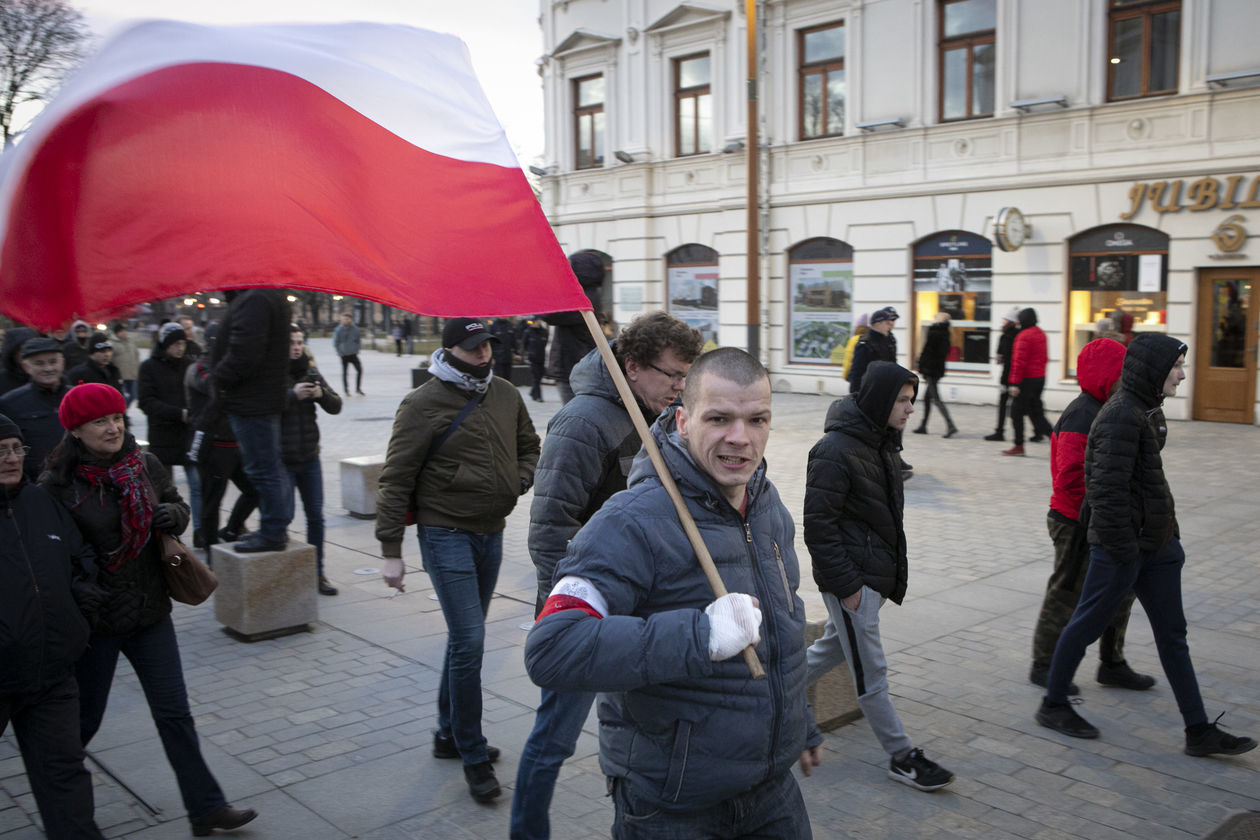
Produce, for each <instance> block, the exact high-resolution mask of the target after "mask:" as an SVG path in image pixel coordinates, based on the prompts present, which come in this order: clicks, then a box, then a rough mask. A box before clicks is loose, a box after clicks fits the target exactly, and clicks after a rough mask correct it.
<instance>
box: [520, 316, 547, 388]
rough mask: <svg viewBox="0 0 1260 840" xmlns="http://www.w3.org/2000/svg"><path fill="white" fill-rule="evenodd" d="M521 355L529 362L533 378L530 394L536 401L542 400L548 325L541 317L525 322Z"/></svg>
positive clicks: (530, 373)
mask: <svg viewBox="0 0 1260 840" xmlns="http://www.w3.org/2000/svg"><path fill="white" fill-rule="evenodd" d="M521 355H522V356H524V357H525V361H527V362H529V375H530V378H531V379H532V380H533V384H532V385H531V386H530V389H529V396H530V397H531V398H532V399H533V400H534V402H542V401H543V395H542V381H543V374H544V373H545V371H546V364H547V325H546V324H544V323H543V321H542V319H541V318H530V319H529V320H528V321H526V322H525V329H524V330H523V331H522V335H521Z"/></svg>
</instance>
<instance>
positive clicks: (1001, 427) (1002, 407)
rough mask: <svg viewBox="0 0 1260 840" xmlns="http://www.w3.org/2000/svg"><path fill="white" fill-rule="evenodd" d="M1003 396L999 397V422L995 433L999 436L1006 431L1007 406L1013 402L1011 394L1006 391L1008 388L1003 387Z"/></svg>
mask: <svg viewBox="0 0 1260 840" xmlns="http://www.w3.org/2000/svg"><path fill="white" fill-rule="evenodd" d="M1001 392H1002V393H1001V394H999V395H998V421H997V428H995V429H994V430H993V431H995V432H997V433H998V434H999V435H1000V434H1003V433H1004V432H1005V431H1006V404H1007V403H1009V402H1010V401H1011V392H1010V391H1008V390H1006V386H1005V385H1002V386H1001Z"/></svg>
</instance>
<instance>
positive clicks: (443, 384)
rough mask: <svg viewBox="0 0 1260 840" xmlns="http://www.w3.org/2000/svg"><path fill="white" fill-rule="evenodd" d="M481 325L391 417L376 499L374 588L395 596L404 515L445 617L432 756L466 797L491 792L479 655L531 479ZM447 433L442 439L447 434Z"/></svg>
mask: <svg viewBox="0 0 1260 840" xmlns="http://www.w3.org/2000/svg"><path fill="white" fill-rule="evenodd" d="M491 341H497V339H496V338H494V336H492V335H491V334H490V332H489V330H487V329H486V327H485V325H484V324H482V323H481V322H480V321H477V320H474V319H472V318H455V319H452V320H450V321H448V322H447V324H446V327H445V329H444V330H443V332H442V349H441V350H439V351H437V352H436V353H434V354H433V358H432V359H431V360H430V362H429V372H430V373H431V374H432V376H433V378H432V379H430V380H429V381H428V382H426V383H425V384H424V385H421V386H420V387H419V388H417V389H416V390H414V391H412V392H411V393H410V394H408V395H407V396H406V397H405V398H404V399H403V401H402V405H400V406H399V407H398V412H397V414H395V415H394V430H393V432H392V434H391V436H390V441H389V451H388V452H387V453H386V456H385V467H384V469H383V470H382V472H381V479H380V487H379V491H378V494H377V502H376V538H377V539H378V540H379V541H380V543H381V556H382V558H383V561H384V562H383V564H382V565H383V566H384V569H383V576H384V578H385V583H386V584H388V585H389V586H392V587H394V588H395V589H397V590H399V591H401V590H402V588H403V582H402V580H403V573H404V572H403V563H402V538H403V531H404V529H405V527H406V522H407V515H408V513H409V512H414V515H415V522H416V526H417V530H418V532H419V533H418V535H417V536H419V538H420V557H421V560H422V562H423V564H424V569H425V571H426V572H428V573H429V579H430V580H431V581H432V582H433V588H434V590H435V591H436V592H437V596H438V602H439V603H440V604H441V606H442V615H443V617H444V618H445V619H446V629H447V640H446V657H445V660H444V662H443V665H442V676H441V683H440V685H439V691H438V728H437V731H436V732H434V733H433V754H434V755H435V756H437V757H438V758H462V759H463V763H464V777H465V780H466V781H467V783H468V788H469V792H470V793H471V794H472V797H473V798H474V799H476V800H477V801H478V802H488V801H490V800H492V799H494V798H495V797H497V796H498V795H499V794H500V792H501V790H500V787H499V782H498V779H496V778H495V775H494V768H493V767H492V766H491V764H492V762H493V761H494V760H495V759H497V758H498V757H499V751H498V750H497V749H495V748H494V747H490V746H488V745H487V744H486V739H485V736H484V735H482V732H481V656H482V650H483V647H484V642H485V618H486V610H487V609H488V608H489V606H490V596H491V595H492V594H493V593H494V586H495V582H496V581H497V580H498V577H499V565H500V563H501V561H502V557H503V527H504V524H505V520H506V519H507V515H508V514H509V513H511V512H512V509H513V508H514V507H515V506H516V500H517V498H519V497H520V495H521V494H523V493H524V492H525V491H526V490H528V489H529V488H530V485H532V484H533V481H534V467H535V466H536V465H537V463H538V452H539V441H538V434H537V433H536V432H535V431H534V424H533V421H531V420H530V418H529V411H528V410H527V409H526V408H525V401H524V400H523V399H521V395H520V392H519V391H517V390H516V388H515V387H514V386H513V385H512V383H510V382H508V381H507V380H505V379H499V378H498V377H496V376H494V375H493V374H492V373H491V349H490V342H491ZM452 430H453V431H452Z"/></svg>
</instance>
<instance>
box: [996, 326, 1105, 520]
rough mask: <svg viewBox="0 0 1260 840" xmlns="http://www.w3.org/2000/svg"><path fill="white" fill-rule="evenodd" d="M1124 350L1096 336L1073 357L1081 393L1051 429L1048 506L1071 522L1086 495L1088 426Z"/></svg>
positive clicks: (1100, 404) (1100, 406)
mask: <svg viewBox="0 0 1260 840" xmlns="http://www.w3.org/2000/svg"><path fill="white" fill-rule="evenodd" d="M1021 334H1022V333H1021ZM1124 350H1125V348H1124V345H1123V344H1121V343H1120V342H1118V341H1116V340H1114V339H1111V338H1098V339H1095V340H1093V341H1091V342H1090V343H1089V344H1086V345H1085V346H1084V347H1082V348H1081V352H1080V355H1078V356H1077V357H1076V381H1077V382H1078V383H1080V386H1081V393H1080V396H1078V397H1077V398H1076V399H1074V400H1072V402H1071V403H1069V404H1068V407H1067V408H1066V409H1064V411H1063V413H1062V414H1060V415H1059V421H1058V422H1057V423H1055V424H1054V430H1053V431H1052V432H1050V479H1051V481H1052V483H1053V485H1054V489H1053V491H1052V492H1051V494H1050V507H1051V508H1052V509H1054V510H1056V511H1058V512H1059V513H1061V514H1063V516H1065V517H1067V518H1068V519H1070V520H1072V521H1073V522H1076V521H1078V520H1079V518H1080V515H1081V502H1082V501H1083V500H1084V498H1085V444H1086V442H1087V441H1088V440H1089V427H1090V426H1091V425H1093V423H1094V418H1095V417H1097V416H1098V410H1099V409H1100V408H1102V405H1103V403H1105V402H1106V401H1107V397H1108V396H1109V395H1110V394H1111V388H1112V386H1114V385H1115V384H1116V382H1117V381H1118V380H1119V379H1120V369H1121V367H1122V366H1123V364H1124Z"/></svg>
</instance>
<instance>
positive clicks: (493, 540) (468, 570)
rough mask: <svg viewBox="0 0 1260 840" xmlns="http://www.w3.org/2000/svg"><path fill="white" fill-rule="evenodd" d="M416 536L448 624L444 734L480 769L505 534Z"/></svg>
mask: <svg viewBox="0 0 1260 840" xmlns="http://www.w3.org/2000/svg"><path fill="white" fill-rule="evenodd" d="M416 530H417V532H418V534H417V535H418V536H419V538H420V556H421V558H422V559H423V562H424V570H425V571H426V572H428V573H429V580H431V581H432V582H433V589H434V591H435V592H437V596H438V603H439V604H440V605H441V606H442V617H443V618H445V619H446V656H445V657H444V658H443V660H442V677H441V682H440V684H439V687H438V731H439V732H440V733H442V735H443V736H445V737H450V738H454V739H455V746H456V747H458V748H459V754H460V755H461V756H462V757H463V759H464V764H480V763H482V762H485V761H489V760H490V756H489V755H488V754H487V753H486V739H485V736H484V735H482V734H481V656H482V653H483V652H484V650H485V642H486V611H487V610H488V609H489V608H490V597H491V596H492V595H493V594H494V585H495V583H496V582H497V581H498V579H499V565H500V564H501V563H502V562H503V532H502V531H500V532H499V533H497V534H474V533H472V532H471V531H463V530H460V529H458V528H438V527H434V526H432V525H419V526H417V528H416Z"/></svg>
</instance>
